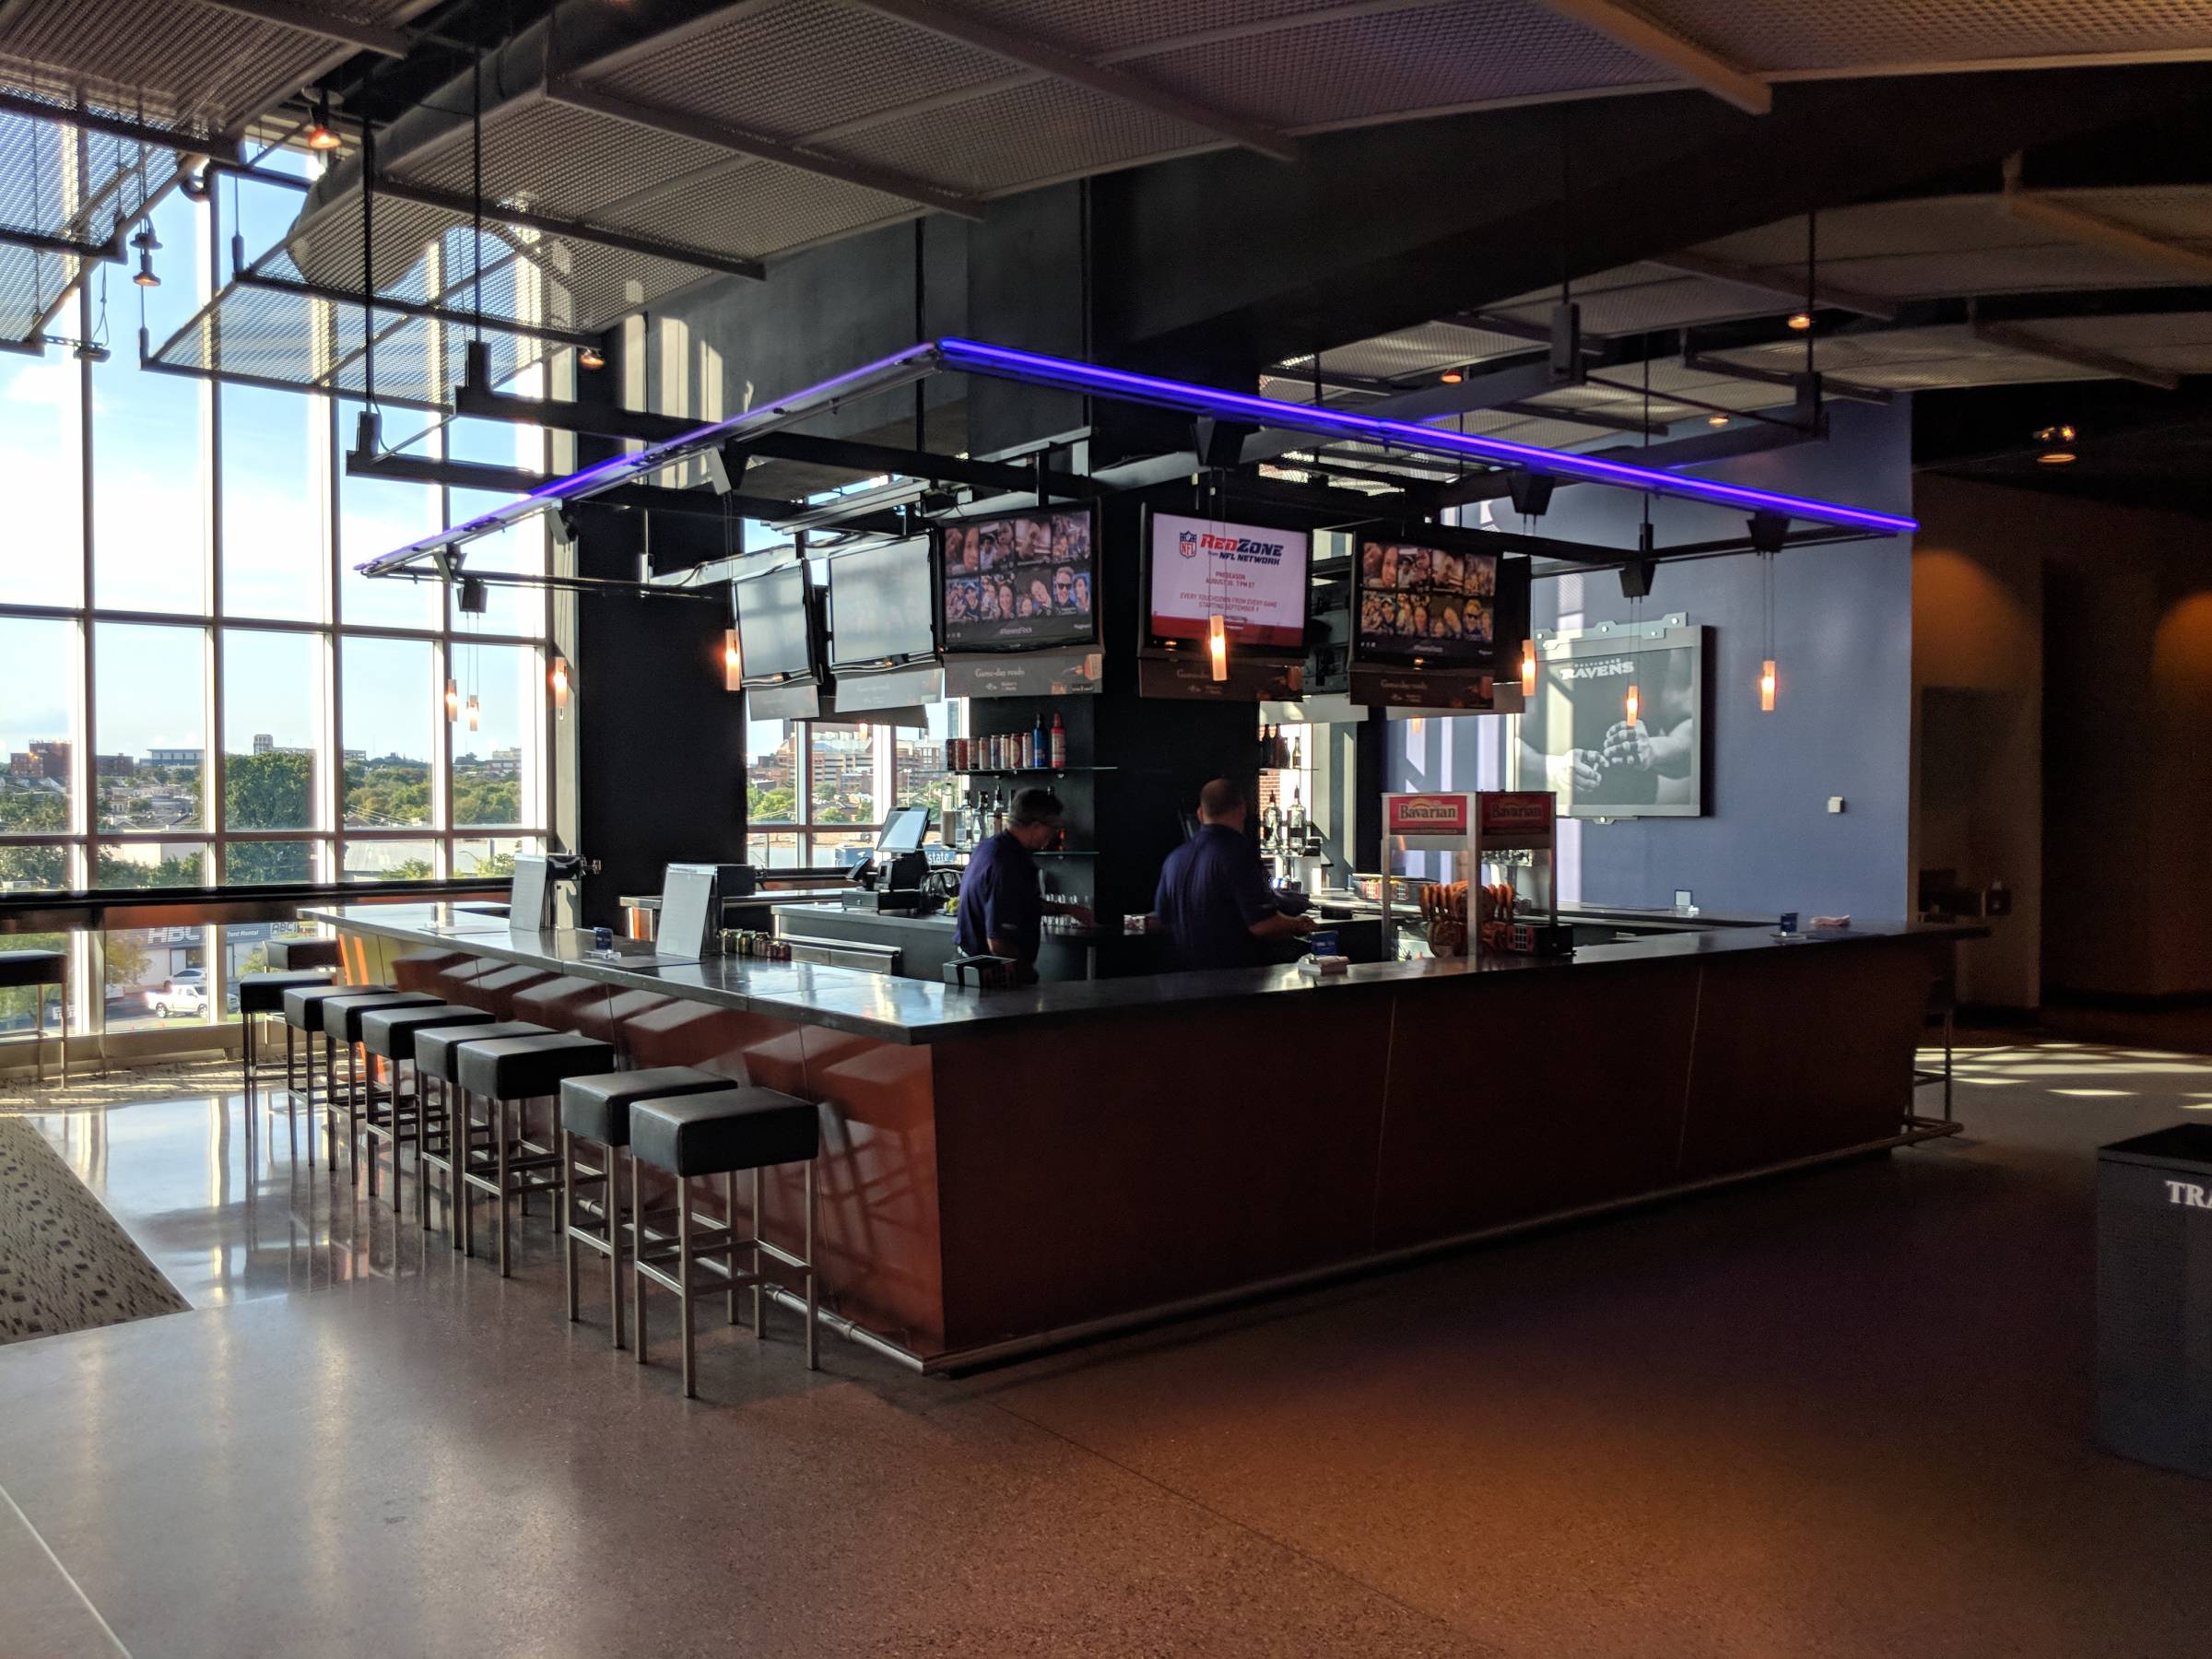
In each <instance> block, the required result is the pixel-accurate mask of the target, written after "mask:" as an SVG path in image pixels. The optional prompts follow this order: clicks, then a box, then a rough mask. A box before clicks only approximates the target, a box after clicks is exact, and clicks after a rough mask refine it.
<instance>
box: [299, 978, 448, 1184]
mask: <svg viewBox="0 0 2212 1659" xmlns="http://www.w3.org/2000/svg"><path fill="white" fill-rule="evenodd" d="M439 1000H440V999H439V998H437V997H435V996H432V995H431V994H429V992H428V991H363V992H359V993H358V994H354V995H351V996H329V997H324V999H323V1003H322V1013H323V1034H324V1036H326V1037H327V1038H329V1039H330V1043H331V1048H332V1050H334V1051H335V1049H336V1048H337V1047H338V1045H339V1044H341V1043H343V1044H344V1045H345V1049H346V1157H347V1160H348V1161H347V1173H348V1174H358V1173H359V1168H360V1162H361V1143H362V1141H363V1140H364V1139H365V1138H366V1131H365V1130H364V1128H363V1125H364V1124H366V1123H368V1121H369V1120H370V1119H371V1118H372V1117H374V1116H375V1115H376V1062H375V1060H374V1059H372V1058H371V1059H369V1060H368V1061H367V1063H366V1065H364V1064H363V1058H364V1057H363V1055H362V1053H361V1052H360V1044H361V1018H362V1016H363V1015H365V1014H367V1013H369V1012H370V1010H371V1009H373V1008H398V1007H408V1008H417V1007H424V1006H429V1005H430V1004H433V1003H436V1002H438V1001H439ZM334 1070H335V1067H334ZM387 1092H388V1093H389V1095H390V1098H391V1103H390V1107H389V1110H390V1111H392V1112H397V1111H398V1110H399V1087H398V1079H397V1078H396V1077H395V1078H394V1079H393V1082H392V1087H391V1088H390V1089H389V1090H388V1091H387ZM328 1105H329V1110H330V1120H331V1124H332V1126H333V1128H334V1129H335V1125H336V1123H337V1115H338V1111H337V1100H336V1099H335V1096H333V1097H330V1098H329V1100H328ZM331 1161H332V1162H333V1163H334V1164H335V1162H336V1161H337V1154H336V1153H335V1152H333V1153H332V1154H331ZM369 1196H370V1197H371V1198H374V1197H375V1196H376V1159H374V1158H371V1159H369Z"/></svg>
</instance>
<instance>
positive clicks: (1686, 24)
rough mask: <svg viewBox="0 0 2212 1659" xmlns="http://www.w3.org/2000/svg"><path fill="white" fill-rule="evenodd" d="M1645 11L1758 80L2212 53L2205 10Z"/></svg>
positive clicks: (1847, 6)
mask: <svg viewBox="0 0 2212 1659" xmlns="http://www.w3.org/2000/svg"><path fill="white" fill-rule="evenodd" d="M1638 9H1639V10H1641V11H1642V12H1643V13H1644V14H1645V15H1647V16H1649V17H1650V18H1653V20H1654V21H1656V22H1658V23H1660V24H1662V25H1664V26H1665V27H1666V28H1668V29H1672V30H1673V31H1675V32H1676V33H1677V34H1682V35H1687V36H1688V37H1689V38H1690V39H1691V40H1693V41H1697V42H1698V43H1699V44H1700V45H1702V46H1705V47H1707V48H1709V49H1710V50H1712V51H1713V52H1716V53H1719V54H1720V55H1721V56H1723V57H1724V58H1726V59H1728V60H1729V61H1730V62H1732V63H1735V64H1740V65H1743V66H1744V67H1746V68H1748V69H1755V70H1792V69H1798V70H1819V69H1848V68H1864V67H1873V66H1900V67H1901V66H1908V65H1938V64H1959V63H1968V64H1972V63H1991V62H1997V61H2002V60H2004V59H2007V58H2030V57H2045V56H2065V55H2073V54H2076V53H2133V52H2177V51H2190V50H2203V49H2205V48H2207V47H2212V7H2206V6H2204V5H2203V4H2202V3H2201V0H1823V3H1822V4H1820V5H1818V6H1780V5H1775V4H1773V0H1648V3H1647V4H1644V5H1642V6H1639V7H1638Z"/></svg>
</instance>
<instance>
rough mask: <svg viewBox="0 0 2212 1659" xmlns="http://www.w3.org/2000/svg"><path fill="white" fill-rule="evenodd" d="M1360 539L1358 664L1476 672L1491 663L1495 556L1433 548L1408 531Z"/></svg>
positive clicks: (1355, 656)
mask: <svg viewBox="0 0 2212 1659" xmlns="http://www.w3.org/2000/svg"><path fill="white" fill-rule="evenodd" d="M1439 539H1441V538H1439ZM1358 544H1359V579H1358V585H1357V589H1356V593H1355V595H1354V604H1355V609H1356V611H1357V620H1356V623H1355V626H1354V629H1353V635H1352V656H1353V660H1354V661H1355V662H1357V663H1362V664H1367V665H1373V666H1384V667H1404V668H1424V669H1430V668H1433V669H1441V670H1460V671H1464V672H1467V673H1477V674H1479V673H1484V672H1487V671H1488V670H1489V669H1491V668H1493V667H1494V666H1495V665H1496V663H1497V653H1498V641H1497V638H1496V635H1497V627H1498V556H1497V555H1496V554H1495V553H1476V552H1468V551H1464V550H1460V549H1457V548H1453V547H1438V546H1435V545H1434V544H1433V542H1431V541H1430V540H1427V539H1423V538H1421V537H1419V536H1418V534H1412V533H1408V534H1404V535H1400V534H1394V533H1385V534H1373V533H1369V534H1363V535H1360V536H1359V538H1358Z"/></svg>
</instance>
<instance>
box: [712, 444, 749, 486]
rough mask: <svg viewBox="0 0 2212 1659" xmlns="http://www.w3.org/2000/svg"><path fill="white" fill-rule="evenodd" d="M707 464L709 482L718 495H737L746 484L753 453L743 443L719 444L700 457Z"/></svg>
mask: <svg viewBox="0 0 2212 1659" xmlns="http://www.w3.org/2000/svg"><path fill="white" fill-rule="evenodd" d="M700 458H701V459H702V460H704V461H705V462H706V464H707V482H708V483H709V484H711V485H712V486H713V488H714V493H715V494H716V495H725V496H726V495H735V494H736V493H737V490H738V487H739V486H740V485H742V484H743V483H744V482H745V469H746V468H747V466H748V465H751V464H752V459H753V455H752V452H751V451H750V450H748V449H747V448H746V447H745V446H744V445H743V444H741V443H718V444H716V445H715V446H714V447H713V448H712V449H711V450H708V451H707V452H705V453H704V454H703V455H702V456H701V457H700Z"/></svg>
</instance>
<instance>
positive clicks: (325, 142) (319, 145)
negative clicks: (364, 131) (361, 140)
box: [307, 92, 345, 154]
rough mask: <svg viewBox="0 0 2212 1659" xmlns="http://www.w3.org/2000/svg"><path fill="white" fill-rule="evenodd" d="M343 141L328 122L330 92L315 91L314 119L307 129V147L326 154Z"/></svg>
mask: <svg viewBox="0 0 2212 1659" xmlns="http://www.w3.org/2000/svg"><path fill="white" fill-rule="evenodd" d="M344 142H345V141H344V140H343V139H341V138H340V137H339V136H338V134H337V129H336V128H335V127H333V126H332V125H331V124H330V94H329V93H327V92H318V93H316V94H315V119H314V124H312V126H310V127H309V128H308V129H307V147H308V148H309V149H311V150H314V151H317V152H318V153H324V154H327V153H328V152H329V151H331V150H335V149H336V148H337V147H338V146H339V145H340V144H342V143H344Z"/></svg>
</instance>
